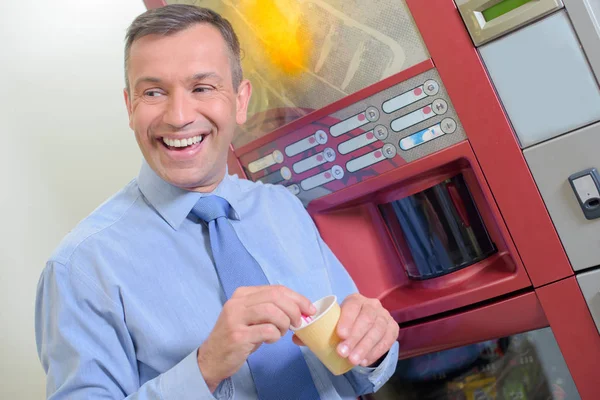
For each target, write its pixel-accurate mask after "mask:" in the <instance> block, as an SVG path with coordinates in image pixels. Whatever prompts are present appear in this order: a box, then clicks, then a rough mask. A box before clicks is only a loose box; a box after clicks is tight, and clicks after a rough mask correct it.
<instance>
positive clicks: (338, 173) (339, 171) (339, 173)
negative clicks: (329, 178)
mask: <svg viewBox="0 0 600 400" xmlns="http://www.w3.org/2000/svg"><path fill="white" fill-rule="evenodd" d="M331 173H332V175H333V177H334V178H335V179H342V178H343V177H344V169H343V168H342V167H340V166H339V165H334V166H333V167H331Z"/></svg>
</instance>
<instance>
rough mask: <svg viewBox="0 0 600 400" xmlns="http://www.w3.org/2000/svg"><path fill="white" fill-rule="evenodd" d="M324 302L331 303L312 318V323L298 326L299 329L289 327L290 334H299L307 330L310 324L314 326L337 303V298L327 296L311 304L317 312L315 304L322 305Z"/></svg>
mask: <svg viewBox="0 0 600 400" xmlns="http://www.w3.org/2000/svg"><path fill="white" fill-rule="evenodd" d="M326 301H331V303H330V304H329V305H328V306H327V308H325V309H324V310H323V311H322V312H321V313H320V314H319V315H317V316H316V317H314V318H313V319H312V321H310V322H309V323H307V324H306V325H303V324H300V327H298V328H294V327H293V326H290V330H291V331H292V332H299V331H301V330H302V329H305V328H308V327H309V326H311V325H312V324H314V323H315V322H317V321H318V320H320V319H321V317H322V316H323V315H325V314H327V313H328V312H329V310H331V307H333V305H334V304H336V302H337V296H336V295H334V294H332V295H328V296H325V297H322V298H320V299H319V300H317V301H315V302H313V303H312V304H313V305H314V306H315V308H317V311H318V310H319V307H317V304H319V303H324V302H326Z"/></svg>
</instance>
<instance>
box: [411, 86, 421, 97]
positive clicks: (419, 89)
mask: <svg viewBox="0 0 600 400" xmlns="http://www.w3.org/2000/svg"><path fill="white" fill-rule="evenodd" d="M413 93H414V94H415V96H420V95H421V93H423V89H421V88H420V87H418V88H416V89H415V90H414V92H413Z"/></svg>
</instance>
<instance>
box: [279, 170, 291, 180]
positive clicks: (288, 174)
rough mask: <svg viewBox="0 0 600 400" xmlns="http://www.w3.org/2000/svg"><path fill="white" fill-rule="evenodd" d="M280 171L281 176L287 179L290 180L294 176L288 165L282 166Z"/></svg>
mask: <svg viewBox="0 0 600 400" xmlns="http://www.w3.org/2000/svg"><path fill="white" fill-rule="evenodd" d="M279 172H280V173H281V177H282V178H283V179H284V180H286V181H289V180H290V179H291V178H292V171H290V169H289V168H288V167H283V168H281V169H280V170H279Z"/></svg>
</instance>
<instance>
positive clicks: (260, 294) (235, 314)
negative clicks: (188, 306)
mask: <svg viewBox="0 0 600 400" xmlns="http://www.w3.org/2000/svg"><path fill="white" fill-rule="evenodd" d="M315 312H316V309H315V307H314V306H313V305H312V303H311V302H310V300H309V299H307V298H306V297H304V296H302V295H300V294H298V293H296V292H294V291H292V290H291V289H288V288H286V287H284V286H275V285H271V286H255V287H240V288H238V289H237V290H236V291H235V292H234V293H233V296H231V298H230V299H229V300H228V301H227V302H226V303H225V305H224V306H223V310H222V311H221V314H220V315H219V318H218V319H217V322H216V324H215V327H214V328H213V330H212V332H211V333H210V335H209V336H208V338H207V339H206V341H205V342H204V343H202V345H201V346H200V348H199V349H198V366H199V368H200V372H201V373H202V376H203V377H204V380H205V381H206V383H207V385H208V387H209V389H210V391H211V392H214V391H215V390H216V388H217V386H218V385H219V383H221V381H222V380H224V379H226V378H228V377H230V376H232V375H233V374H235V373H236V372H237V371H238V370H239V369H240V368H241V366H242V365H243V364H244V362H246V359H247V358H248V356H249V355H250V354H252V353H253V352H254V351H256V349H258V347H259V346H260V345H261V344H263V343H274V342H276V341H278V340H279V339H280V338H281V337H282V336H284V335H285V334H286V333H287V331H288V330H289V328H290V326H300V323H301V315H302V314H305V315H313V314H314V313H315Z"/></svg>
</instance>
